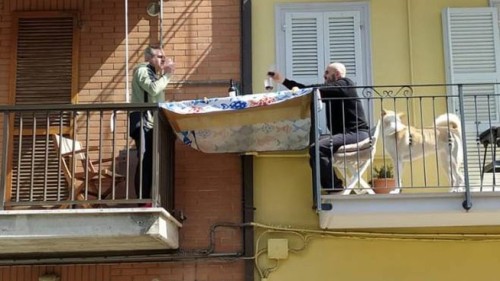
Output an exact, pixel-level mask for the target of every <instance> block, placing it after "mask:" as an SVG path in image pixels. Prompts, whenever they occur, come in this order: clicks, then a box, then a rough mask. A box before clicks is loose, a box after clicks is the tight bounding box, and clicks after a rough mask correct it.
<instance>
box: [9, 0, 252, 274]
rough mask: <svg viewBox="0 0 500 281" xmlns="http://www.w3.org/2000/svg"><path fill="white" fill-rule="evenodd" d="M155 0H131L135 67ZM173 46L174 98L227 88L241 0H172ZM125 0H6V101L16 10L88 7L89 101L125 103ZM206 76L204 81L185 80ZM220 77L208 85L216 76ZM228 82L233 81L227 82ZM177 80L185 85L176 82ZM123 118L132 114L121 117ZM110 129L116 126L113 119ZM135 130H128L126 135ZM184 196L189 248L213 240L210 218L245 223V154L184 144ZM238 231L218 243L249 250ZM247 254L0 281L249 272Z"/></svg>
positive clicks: (38, 269)
mask: <svg viewBox="0 0 500 281" xmlns="http://www.w3.org/2000/svg"><path fill="white" fill-rule="evenodd" d="M147 3H149V1H143V0H129V1H128V9H129V28H128V29H129V52H130V58H129V71H130V74H132V70H133V67H134V65H135V64H136V63H138V62H140V61H142V60H143V54H142V51H143V49H144V48H145V47H146V46H147V45H148V44H150V43H157V42H158V40H159V32H160V29H159V28H158V24H159V19H158V18H157V17H150V16H148V15H147V14H146V5H147ZM164 5H165V7H164V9H165V13H164V21H163V34H164V36H163V37H164V43H165V52H166V54H167V56H171V57H173V59H174V61H175V63H176V73H175V76H174V78H173V83H172V84H171V86H170V87H169V89H168V91H167V98H168V99H171V100H184V99H193V98H200V97H215V96H220V95H226V94H227V93H226V91H227V87H228V82H229V79H230V78H233V79H235V80H239V77H240V61H241V59H240V41H241V40H240V33H239V32H240V31H239V30H240V18H239V17H240V11H239V9H240V1H238V0H191V1H188V0H169V1H164ZM124 8H125V7H124V1H116V0H79V1H77V0H24V1H17V0H6V1H0V82H1V83H0V104H5V103H6V102H7V96H8V91H9V81H8V77H9V71H10V68H9V65H10V51H11V49H10V47H12V46H15V44H13V42H10V41H9V40H10V38H11V26H12V22H10V14H11V13H12V11H15V10H30V11H37V10H40V11H41V10H77V11H79V12H80V19H81V21H80V23H79V25H80V44H79V54H80V56H79V66H78V71H79V85H78V89H79V90H78V92H79V94H78V100H79V102H80V103H101V102H124V101H125V46H124V43H125V26H124V18H125V16H124ZM185 81H188V82H191V83H192V82H193V81H198V82H199V83H200V84H201V85H202V86H186V85H185V84H184V83H183V82H185ZM214 81H215V82H221V83H220V85H219V84H217V83H215V84H216V85H215V86H207V85H208V84H210V83H209V82H211V83H212V84H213V82H214ZM226 81H227V83H226ZM177 82H178V83H177ZM121 123H123V122H121ZM104 127H105V128H109V126H106V125H105V126H104ZM125 137H126V136H125ZM176 153H177V154H176V157H177V158H176V165H177V166H176V167H177V174H176V188H177V189H176V198H175V199H176V204H177V206H176V207H177V209H181V210H183V211H184V213H185V215H186V216H187V218H188V219H187V220H186V221H185V222H184V226H183V228H182V229H181V230H180V236H181V237H180V246H181V248H182V249H191V250H192V249H205V248H207V247H208V246H209V230H210V226H211V225H213V224H215V223H221V222H231V223H239V222H241V220H242V218H241V214H242V209H241V205H242V202H241V196H242V195H241V167H240V160H239V156H237V155H232V154H227V155H218V154H210V155H207V154H203V153H200V152H197V151H194V150H192V149H190V148H188V147H186V146H184V145H182V144H180V143H177V145H176ZM242 243H243V241H242V232H241V230H239V229H231V228H221V229H219V230H218V231H217V236H216V247H215V249H216V251H217V252H235V251H240V250H241V248H242ZM243 268H244V266H243V261H237V262H221V261H198V262H189V263H176V262H170V263H137V264H111V265H60V266H52V267H50V266H12V267H0V281H2V280H9V281H20V280H38V276H40V275H41V274H42V273H45V272H52V271H53V272H57V273H59V274H60V276H61V277H62V279H61V280H82V281H84V280H111V281H115V280H116V281H118V280H120V281H142V280H147V281H151V280H155V278H156V279H157V280H158V281H168V280H198V281H200V280H243V279H244V277H243Z"/></svg>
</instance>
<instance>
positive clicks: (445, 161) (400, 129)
mask: <svg viewBox="0 0 500 281" xmlns="http://www.w3.org/2000/svg"><path fill="white" fill-rule="evenodd" d="M403 115H404V114H403V113H397V114H396V113H395V112H394V111H390V110H385V109H384V110H383V111H382V122H383V123H382V129H383V132H384V133H383V134H384V141H385V144H384V146H385V149H386V151H388V152H389V154H390V155H391V158H392V160H393V162H394V168H395V175H396V178H397V185H398V188H397V189H396V190H394V191H393V193H399V189H400V188H401V186H402V183H401V177H400V175H399V173H400V172H402V171H403V162H405V161H413V160H415V159H418V158H421V157H425V156H427V155H429V154H433V153H435V152H437V154H438V162H439V165H440V166H441V168H442V169H443V170H444V171H446V173H447V174H448V178H449V181H450V183H451V186H452V187H451V191H454V192H458V191H463V188H464V176H463V175H462V173H461V172H460V166H461V165H462V161H463V153H462V149H463V148H462V127H461V124H460V118H459V117H458V116H457V115H455V114H452V113H447V114H443V115H440V116H438V117H437V118H436V120H435V121H434V126H432V127H429V128H421V129H417V128H415V127H412V126H406V125H405V124H403V122H402V121H401V116H403Z"/></svg>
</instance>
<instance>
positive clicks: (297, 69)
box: [275, 3, 372, 85]
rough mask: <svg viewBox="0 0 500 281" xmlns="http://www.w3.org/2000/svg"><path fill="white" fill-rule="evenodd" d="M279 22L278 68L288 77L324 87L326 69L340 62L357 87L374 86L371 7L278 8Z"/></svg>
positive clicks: (336, 4) (335, 4)
mask: <svg viewBox="0 0 500 281" xmlns="http://www.w3.org/2000/svg"><path fill="white" fill-rule="evenodd" d="M304 11H306V12H304ZM275 18H276V46H277V50H276V59H277V66H278V69H284V70H285V71H284V74H285V75H286V77H288V78H290V79H293V80H297V81H299V82H301V83H303V84H316V83H322V82H323V72H324V70H325V68H326V66H327V65H328V64H329V63H331V62H335V61H339V62H342V63H343V64H345V65H346V68H347V76H348V77H349V78H351V79H352V80H353V81H355V82H356V84H357V85H371V83H372V81H371V73H370V69H371V64H370V60H369V54H370V47H369V42H370V40H369V38H370V34H369V28H368V23H369V12H368V4H365V3H325V4H320V3H318V4H314V3H308V4H278V5H277V6H276V17H275Z"/></svg>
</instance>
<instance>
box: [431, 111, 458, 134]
mask: <svg viewBox="0 0 500 281" xmlns="http://www.w3.org/2000/svg"><path fill="white" fill-rule="evenodd" d="M434 124H436V126H445V127H450V128H452V129H455V130H457V131H458V135H459V136H462V123H461V122H460V117H458V115H456V114H453V113H445V114H442V115H439V116H438V117H437V118H436V121H435V122H434Z"/></svg>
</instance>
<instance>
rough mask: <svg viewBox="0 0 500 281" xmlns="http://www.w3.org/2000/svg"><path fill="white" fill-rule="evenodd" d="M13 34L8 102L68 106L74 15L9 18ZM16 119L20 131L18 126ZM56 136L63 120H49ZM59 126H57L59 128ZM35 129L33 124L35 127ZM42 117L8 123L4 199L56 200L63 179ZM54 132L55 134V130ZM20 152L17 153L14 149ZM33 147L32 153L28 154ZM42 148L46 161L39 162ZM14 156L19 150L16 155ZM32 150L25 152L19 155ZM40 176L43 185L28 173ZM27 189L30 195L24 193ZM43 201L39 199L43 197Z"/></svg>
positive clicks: (74, 59) (73, 76)
mask: <svg viewBox="0 0 500 281" xmlns="http://www.w3.org/2000/svg"><path fill="white" fill-rule="evenodd" d="M14 24H15V26H16V29H15V30H17V33H15V38H14V41H13V44H15V46H17V48H14V50H13V52H14V54H13V57H14V58H15V62H14V65H15V76H14V77H13V78H12V79H13V80H12V81H11V85H13V87H12V92H11V94H10V100H11V102H12V103H14V104H68V103H72V101H74V98H75V97H76V92H77V73H76V66H77V65H78V54H77V52H76V50H77V48H76V46H77V42H78V40H77V39H78V36H77V35H78V33H77V30H78V29H77V28H76V26H77V25H76V16H75V15H74V14H69V13H63V12H40V13H37V12H27V13H23V12H20V13H17V14H15V16H14ZM20 120H22V127H21V126H20V124H21V122H20ZM48 120H49V124H50V127H51V128H52V129H53V130H54V132H56V130H58V129H59V125H61V126H62V127H63V128H64V129H68V128H69V126H70V121H69V118H68V116H64V117H63V118H62V119H61V118H60V116H59V114H56V115H55V116H49V118H48ZM60 123H61V124H60ZM37 124H38V125H37ZM46 124H47V116H45V115H40V114H32V113H23V115H22V116H21V115H20V114H18V115H17V116H16V118H15V121H14V123H13V128H14V130H13V132H14V134H13V139H12V140H11V143H13V144H14V145H13V149H11V151H12V158H11V159H12V170H11V175H12V177H11V186H10V188H9V190H8V192H7V200H8V199H12V200H13V201H27V200H29V201H36V200H37V199H43V200H51V199H52V200H61V199H62V197H63V196H64V194H62V193H61V190H66V189H65V188H63V189H61V183H62V186H64V184H65V183H64V176H60V171H59V170H58V167H59V166H58V161H57V159H58V158H57V156H56V152H55V151H54V150H53V148H52V147H53V146H52V144H51V143H47V141H51V140H50V139H49V140H47V138H46V133H47V132H46ZM57 132H58V131H57ZM20 147H21V149H19V148H20ZM32 148H33V149H32ZM47 148H48V149H49V150H48V153H49V157H50V159H53V160H49V161H48V163H45V162H44V159H45V154H46V153H47ZM20 151H23V153H22V154H21V153H20ZM27 151H32V152H30V153H24V152H27ZM33 172H34V173H35V174H39V175H46V176H47V179H46V182H47V183H48V184H49V186H46V185H45V183H44V182H43V181H41V182H38V181H34V180H33V179H32V173H33ZM31 186H33V190H34V192H33V193H31V192H30V188H31ZM43 197H45V198H43Z"/></svg>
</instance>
